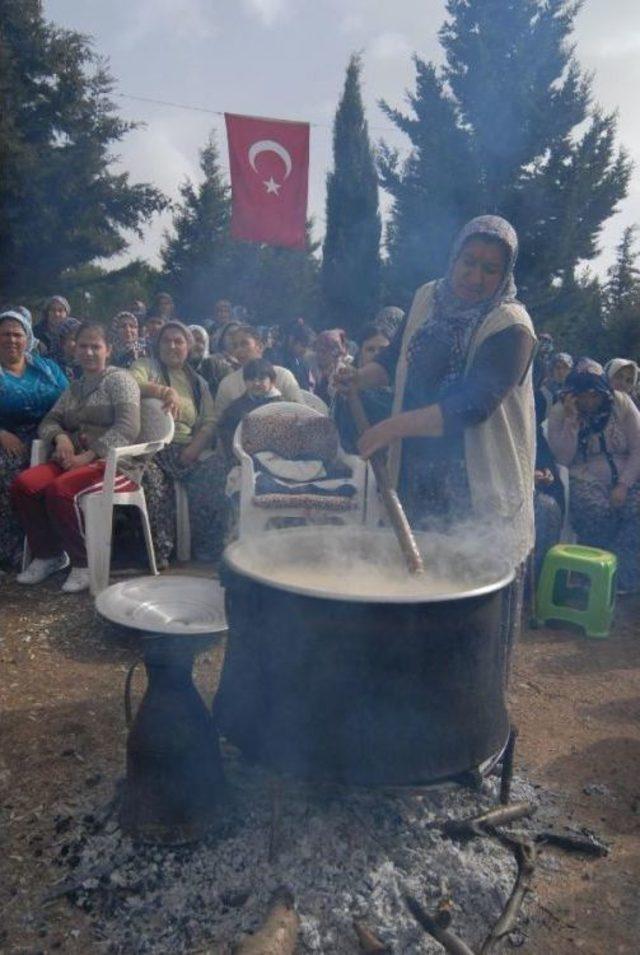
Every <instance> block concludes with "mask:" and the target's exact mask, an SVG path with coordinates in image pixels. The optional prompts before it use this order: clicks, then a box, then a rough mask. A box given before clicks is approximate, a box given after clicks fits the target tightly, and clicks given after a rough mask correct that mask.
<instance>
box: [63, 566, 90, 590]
mask: <svg viewBox="0 0 640 955" xmlns="http://www.w3.org/2000/svg"><path fill="white" fill-rule="evenodd" d="M88 589H89V568H88V567H72V568H71V573H70V574H69V576H68V577H67V579H66V580H65V582H64V583H63V585H62V590H63V591H64V592H65V594H79V593H80V591H81V590H88Z"/></svg>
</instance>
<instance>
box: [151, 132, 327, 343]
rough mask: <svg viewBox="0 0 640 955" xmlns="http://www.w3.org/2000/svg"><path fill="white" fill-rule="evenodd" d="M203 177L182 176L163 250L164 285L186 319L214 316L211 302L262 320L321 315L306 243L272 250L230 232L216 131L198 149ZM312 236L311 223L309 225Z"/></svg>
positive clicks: (274, 321)
mask: <svg viewBox="0 0 640 955" xmlns="http://www.w3.org/2000/svg"><path fill="white" fill-rule="evenodd" d="M200 169H201V172H202V180H201V182H200V183H199V184H194V183H192V182H189V181H187V182H185V183H184V184H183V185H182V187H181V189H180V194H181V199H182V201H181V203H180V204H179V205H178V207H177V208H176V211H175V214H174V219H173V230H172V233H171V234H170V235H167V236H166V241H165V245H164V248H163V250H162V266H163V272H164V274H165V283H164V285H165V287H166V288H168V290H169V291H170V292H171V293H172V294H173V295H174V297H175V299H176V302H177V305H178V312H179V314H180V315H182V316H183V317H184V318H185V319H188V320H189V321H206V320H207V319H209V318H211V314H212V311H213V305H214V302H215V301H216V300H217V299H219V298H227V299H230V300H231V301H232V302H234V303H235V304H238V305H244V306H245V308H246V309H247V310H248V312H249V315H250V316H251V317H252V319H253V320H254V321H255V322H256V323H257V324H261V325H276V324H279V323H281V322H287V321H290V320H291V319H293V318H295V317H296V316H298V315H303V316H304V317H305V318H307V319H308V320H313V318H315V316H316V313H317V298H318V288H317V287H318V263H317V261H316V259H315V258H314V255H313V253H314V251H315V248H316V247H313V246H312V244H311V242H310V240H309V241H308V246H307V249H282V248H272V247H269V246H266V245H261V244H259V243H255V242H236V241H234V240H233V239H232V238H231V237H230V233H229V225H230V218H231V200H230V190H229V186H228V184H227V182H226V180H225V177H224V174H223V172H222V170H221V168H220V162H219V158H218V149H217V146H216V142H215V138H214V137H213V135H211V136H210V137H209V140H208V141H207V143H206V145H205V147H204V148H203V149H202V151H201V153H200ZM307 234H309V229H307Z"/></svg>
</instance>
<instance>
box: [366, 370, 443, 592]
mask: <svg viewBox="0 0 640 955" xmlns="http://www.w3.org/2000/svg"><path fill="white" fill-rule="evenodd" d="M348 401H349V408H350V410H351V414H352V416H353V420H354V422H355V426H356V428H357V431H358V434H363V433H364V432H365V431H366V430H367V429H368V428H370V427H371V425H370V424H369V419H368V418H367V413H366V411H365V410H364V405H363V404H362V399H361V397H360V395H359V394H358V392H357V391H355V389H353V390H352V391H351V392H350V393H349V397H348ZM369 460H370V462H371V467H372V469H373V473H374V475H375V478H376V482H377V484H378V490H379V491H380V496H381V497H382V500H383V503H384V506H385V510H386V512H387V516H388V518H389V520H390V522H391V526H392V527H393V530H394V533H395V535H396V537H397V539H398V543H399V544H400V550H401V551H402V554H403V556H404V559H405V560H406V562H407V567H408V569H409V573H410V574H423V573H424V564H423V562H422V555H421V554H420V551H419V550H418V544H417V542H416V539H415V536H414V534H413V531H412V530H411V527H410V525H409V521H408V520H407V515H406V514H405V512H404V508H403V506H402V504H401V503H400V498H399V497H398V494H397V492H396V489H395V488H394V487H393V486H392V484H391V479H390V477H389V471H388V469H387V462H386V460H385V455H384V452H382V451H375V452H374V453H373V454H372V455H371V457H370V458H369Z"/></svg>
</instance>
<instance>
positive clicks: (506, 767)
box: [500, 726, 518, 806]
mask: <svg viewBox="0 0 640 955" xmlns="http://www.w3.org/2000/svg"><path fill="white" fill-rule="evenodd" d="M517 742H518V727H517V726H512V727H511V732H510V733H509V742H508V743H507V748H506V749H505V751H504V757H503V759H502V775H501V776H500V802H501V804H502V805H503V806H507V805H508V804H509V802H510V800H511V783H512V782H513V763H514V759H515V755H516V743H517Z"/></svg>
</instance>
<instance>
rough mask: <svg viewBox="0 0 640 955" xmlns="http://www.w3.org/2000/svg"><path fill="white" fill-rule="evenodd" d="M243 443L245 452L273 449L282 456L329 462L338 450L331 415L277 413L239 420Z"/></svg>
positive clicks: (250, 416) (253, 452)
mask: <svg viewBox="0 0 640 955" xmlns="http://www.w3.org/2000/svg"><path fill="white" fill-rule="evenodd" d="M242 446H243V448H244V450H245V451H246V452H247V454H252V455H253V454H258V453H259V452H260V451H273V452H274V453H275V454H279V455H280V456H281V457H283V458H289V459H295V458H299V459H303V460H304V459H310V458H311V459H313V458H316V459H319V460H321V461H323V462H324V463H325V464H331V463H332V462H333V461H334V460H335V458H336V457H337V454H338V432H337V430H336V426H335V424H334V423H333V421H332V420H331V419H330V418H325V417H320V416H318V417H306V416H304V417H303V416H302V415H297V414H279V415H267V416H258V415H256V416H255V417H254V416H252V415H247V417H246V418H245V419H244V420H243V422H242Z"/></svg>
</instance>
